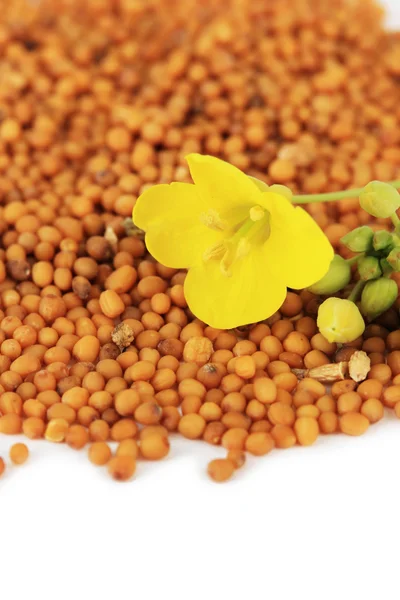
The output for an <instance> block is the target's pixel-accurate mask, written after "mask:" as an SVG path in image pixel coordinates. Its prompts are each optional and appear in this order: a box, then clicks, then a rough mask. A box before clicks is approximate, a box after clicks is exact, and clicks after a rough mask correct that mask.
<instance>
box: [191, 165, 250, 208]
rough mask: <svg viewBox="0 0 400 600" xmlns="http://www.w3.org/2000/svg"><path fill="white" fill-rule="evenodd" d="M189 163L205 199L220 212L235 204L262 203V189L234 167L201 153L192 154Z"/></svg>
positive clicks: (193, 176) (192, 174) (197, 185)
mask: <svg viewBox="0 0 400 600" xmlns="http://www.w3.org/2000/svg"><path fill="white" fill-rule="evenodd" d="M186 160H187V162H188V165H189V169H190V174H191V176H192V179H193V181H194V182H195V184H196V188H197V189H198V190H199V194H200V195H201V197H202V199H203V200H204V202H206V203H210V207H212V208H214V209H215V210H217V211H218V212H221V213H222V212H226V211H228V210H230V209H231V208H232V207H233V206H235V205H243V206H254V205H255V204H260V202H261V201H262V193H261V189H260V188H259V186H258V185H255V183H254V182H253V181H252V179H250V177H248V176H247V175H245V174H244V173H242V171H240V169H237V168H236V167H234V166H233V165H230V164H229V163H227V162H225V161H223V160H221V159H219V158H215V157H214V156H203V155H201V154H189V155H188V156H187V157H186Z"/></svg>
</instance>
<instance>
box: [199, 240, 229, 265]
mask: <svg viewBox="0 0 400 600" xmlns="http://www.w3.org/2000/svg"><path fill="white" fill-rule="evenodd" d="M225 252H226V244H225V242H218V243H217V244H214V246H211V248H208V250H206V251H205V252H204V254H203V260H205V261H208V260H212V259H214V258H222V257H223V256H224V254H225Z"/></svg>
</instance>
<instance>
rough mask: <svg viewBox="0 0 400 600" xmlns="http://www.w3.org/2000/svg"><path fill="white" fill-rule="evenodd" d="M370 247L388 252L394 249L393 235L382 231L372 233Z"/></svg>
mask: <svg viewBox="0 0 400 600" xmlns="http://www.w3.org/2000/svg"><path fill="white" fill-rule="evenodd" d="M372 245H373V247H374V250H388V251H390V250H391V249H392V248H394V246H395V241H394V239H393V235H392V234H391V233H389V232H388V231H385V230H384V229H382V230H381V231H376V232H375V233H374V238H373V240H372Z"/></svg>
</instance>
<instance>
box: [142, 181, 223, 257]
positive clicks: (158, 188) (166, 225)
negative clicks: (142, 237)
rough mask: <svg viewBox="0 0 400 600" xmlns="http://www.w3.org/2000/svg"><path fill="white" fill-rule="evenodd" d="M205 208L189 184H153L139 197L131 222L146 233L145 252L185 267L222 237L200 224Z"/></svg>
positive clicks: (194, 189)
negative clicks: (146, 250) (147, 251)
mask: <svg viewBox="0 0 400 600" xmlns="http://www.w3.org/2000/svg"><path fill="white" fill-rule="evenodd" d="M207 208H208V207H205V205H204V203H203V201H202V199H201V197H200V196H199V194H198V193H197V191H196V188H195V186H194V185H192V184H189V183H173V184H171V185H166V184H162V185H155V186H153V187H151V188H149V189H148V190H146V191H145V192H144V193H143V194H142V195H141V196H140V197H139V198H138V200H137V202H136V204H135V208H134V209H133V222H134V223H135V225H136V226H137V227H140V229H143V230H144V231H146V232H147V233H146V245H147V249H148V250H149V252H150V254H152V256H154V258H155V259H156V260H158V261H159V262H160V263H162V264H163V265H165V266H167V267H172V268H176V269H181V268H187V267H189V266H191V265H192V264H194V263H195V262H198V261H199V260H200V258H201V256H202V254H203V253H204V252H205V250H206V249H207V248H209V247H210V246H212V245H213V244H215V243H216V242H217V241H218V240H219V239H220V238H221V233H220V232H218V231H213V230H212V229H209V228H208V227H206V226H205V225H204V224H203V223H202V221H201V214H202V213H203V212H205V211H206V210H207Z"/></svg>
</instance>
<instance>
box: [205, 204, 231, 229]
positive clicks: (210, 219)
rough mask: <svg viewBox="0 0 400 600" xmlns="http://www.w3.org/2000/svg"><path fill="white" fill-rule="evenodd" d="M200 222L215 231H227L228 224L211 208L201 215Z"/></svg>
mask: <svg viewBox="0 0 400 600" xmlns="http://www.w3.org/2000/svg"><path fill="white" fill-rule="evenodd" d="M200 221H201V222H202V223H203V225H205V226H206V227H208V228H209V229H213V230H214V231H225V229H227V223H226V221H224V220H223V219H221V217H220V216H219V214H218V213H217V211H216V210H214V209H213V208H210V209H209V210H208V211H207V212H204V213H201V215H200Z"/></svg>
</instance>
